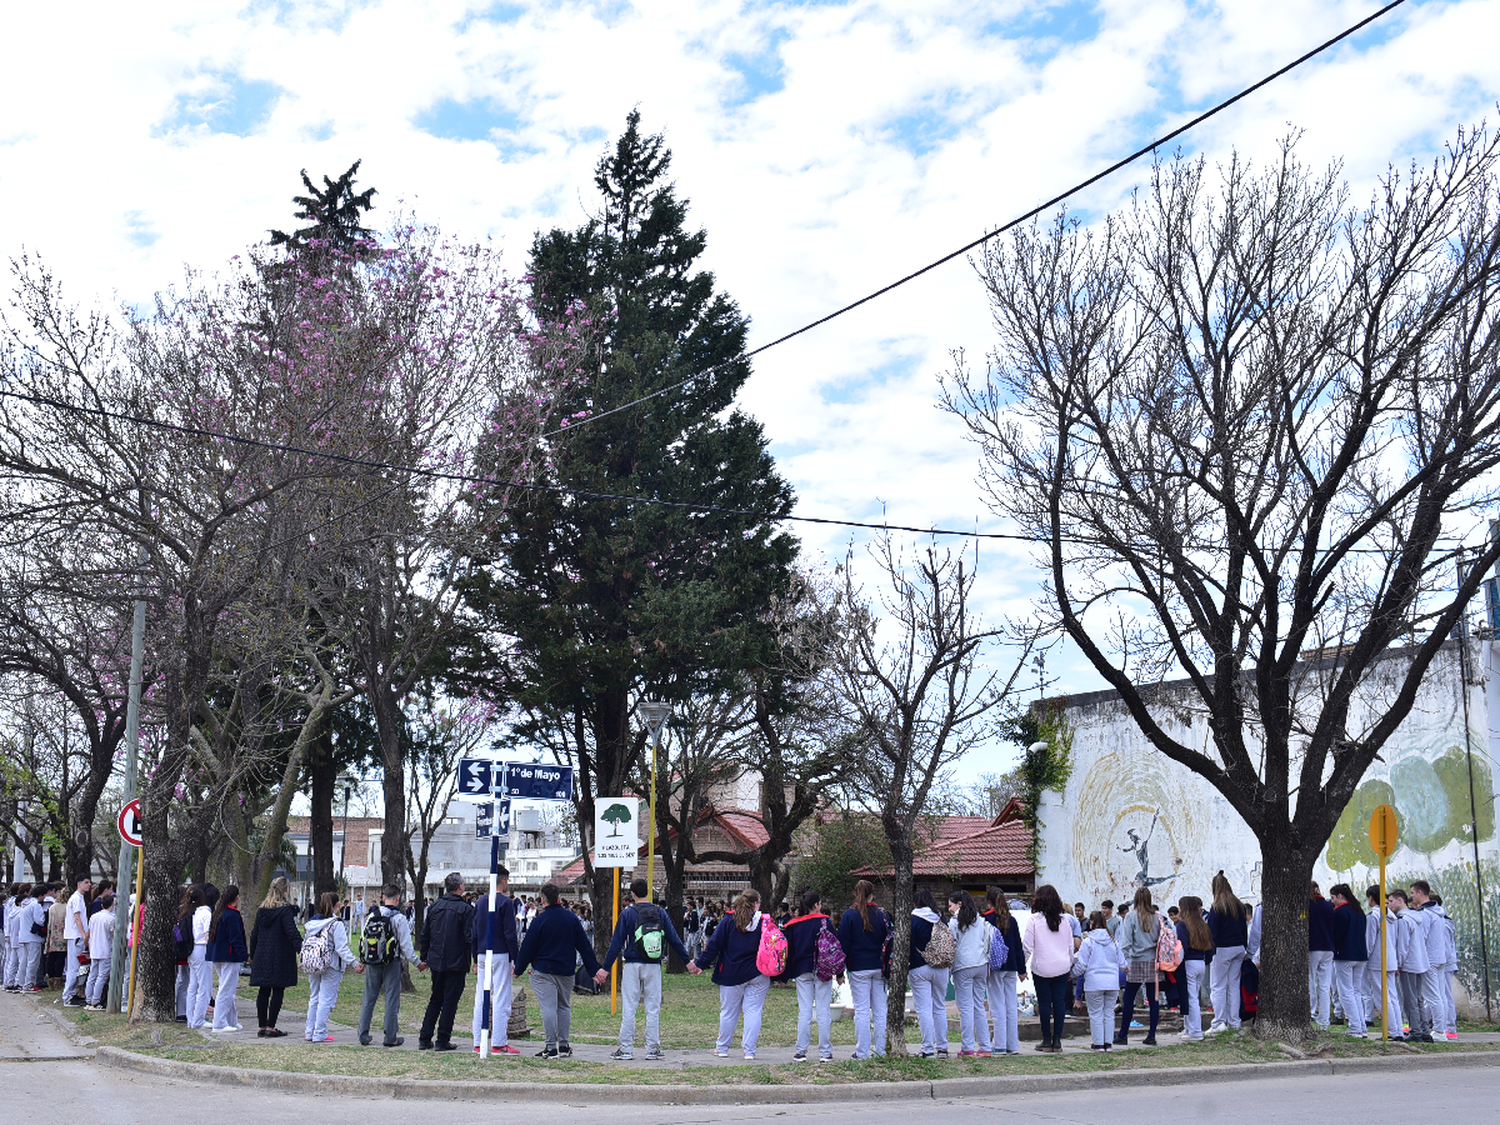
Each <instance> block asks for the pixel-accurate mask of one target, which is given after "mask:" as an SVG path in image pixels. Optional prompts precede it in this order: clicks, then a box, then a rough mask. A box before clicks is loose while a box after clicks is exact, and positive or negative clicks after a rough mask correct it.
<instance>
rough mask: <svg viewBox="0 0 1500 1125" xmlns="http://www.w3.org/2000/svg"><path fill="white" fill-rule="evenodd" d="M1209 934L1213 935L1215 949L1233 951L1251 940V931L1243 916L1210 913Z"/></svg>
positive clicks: (1216, 912)
mask: <svg viewBox="0 0 1500 1125" xmlns="http://www.w3.org/2000/svg"><path fill="white" fill-rule="evenodd" d="M1208 932H1209V933H1210V934H1212V935H1213V938H1214V948H1215V949H1233V948H1234V947H1235V946H1237V945H1244V944H1246V943H1247V942H1248V941H1249V940H1250V930H1249V927H1248V926H1246V924H1245V916H1244V915H1243V914H1220V913H1219V912H1218V911H1217V910H1210V911H1209V912H1208Z"/></svg>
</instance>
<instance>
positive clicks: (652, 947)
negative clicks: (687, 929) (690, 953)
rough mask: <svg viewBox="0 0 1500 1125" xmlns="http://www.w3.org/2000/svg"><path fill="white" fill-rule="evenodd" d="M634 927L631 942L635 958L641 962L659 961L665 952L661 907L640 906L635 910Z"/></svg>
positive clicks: (665, 938)
mask: <svg viewBox="0 0 1500 1125" xmlns="http://www.w3.org/2000/svg"><path fill="white" fill-rule="evenodd" d="M635 917H636V927H635V933H634V934H633V935H632V936H631V941H632V942H633V943H634V945H635V952H636V956H638V957H639V958H640V959H641V960H643V961H655V962H659V961H661V959H662V957H663V956H665V955H666V952H667V930H666V927H665V926H663V925H662V921H661V907H659V906H650V905H647V904H644V903H642V904H640V905H638V906H636V908H635Z"/></svg>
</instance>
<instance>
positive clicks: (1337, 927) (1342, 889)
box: [1328, 883, 1367, 1039]
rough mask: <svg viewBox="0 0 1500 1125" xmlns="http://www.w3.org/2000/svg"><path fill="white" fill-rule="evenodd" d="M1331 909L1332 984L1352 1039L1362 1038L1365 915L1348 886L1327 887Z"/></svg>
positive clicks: (1346, 884) (1365, 954) (1363, 1026)
mask: <svg viewBox="0 0 1500 1125" xmlns="http://www.w3.org/2000/svg"><path fill="white" fill-rule="evenodd" d="M1328 899H1329V902H1330V903H1331V904H1332V906H1333V924H1332V926H1331V927H1330V929H1331V931H1332V933H1333V983H1334V990H1335V992H1336V993H1337V994H1338V999H1339V1007H1340V1008H1341V1009H1342V1010H1343V1013H1344V1019H1345V1020H1346V1021H1347V1023H1348V1033H1349V1034H1350V1035H1351V1036H1353V1037H1354V1038H1355V1039H1363V1038H1364V1037H1365V997H1364V988H1363V985H1364V975H1365V961H1366V958H1367V952H1366V946H1365V912H1364V911H1363V910H1361V909H1360V908H1359V903H1358V902H1357V901H1356V900H1355V897H1354V891H1353V890H1352V889H1351V888H1350V886H1349V884H1348V883H1335V884H1334V885H1333V886H1332V887H1330V888H1328Z"/></svg>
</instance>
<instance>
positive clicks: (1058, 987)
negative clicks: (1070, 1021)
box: [1031, 973, 1068, 1047]
mask: <svg viewBox="0 0 1500 1125" xmlns="http://www.w3.org/2000/svg"><path fill="white" fill-rule="evenodd" d="M1031 979H1032V983H1034V984H1035V985H1036V1012H1037V1015H1038V1016H1040V1017H1041V1021H1042V1046H1044V1047H1061V1046H1062V1034H1063V1020H1064V1019H1066V1018H1067V1014H1068V974H1067V973H1063V974H1062V975H1061V976H1057V977H1043V976H1036V975H1035V974H1033V976H1032V978H1031Z"/></svg>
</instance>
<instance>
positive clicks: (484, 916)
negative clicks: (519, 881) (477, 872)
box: [470, 892, 521, 965]
mask: <svg viewBox="0 0 1500 1125" xmlns="http://www.w3.org/2000/svg"><path fill="white" fill-rule="evenodd" d="M489 937H490V896H489V893H488V892H486V893H485V894H482V895H480V896H479V897H478V898H477V899H475V900H474V941H473V948H472V949H471V950H470V952H471V953H472V954H473V956H474V961H475V963H476V964H479V963H481V962H483V960H484V945H485V942H487V941H489ZM495 952H496V953H504V954H505V955H506V956H508V957H509V958H510V962H511V964H512V965H514V964H515V963H516V959H517V958H518V957H520V956H521V946H520V942H519V940H518V938H517V936H516V900H515V899H513V898H511V897H510V896H509V895H507V894H498V893H497V894H496V895H495Z"/></svg>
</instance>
